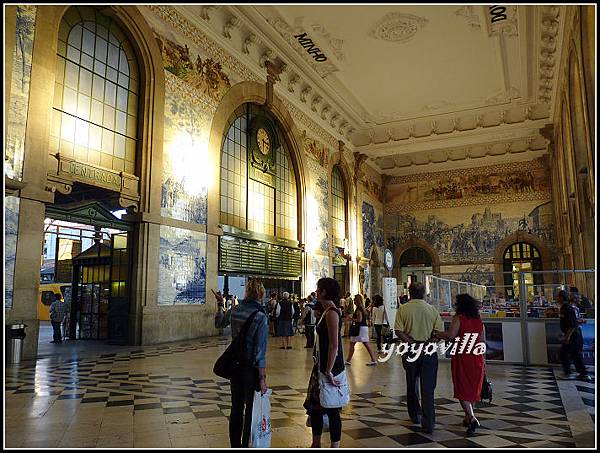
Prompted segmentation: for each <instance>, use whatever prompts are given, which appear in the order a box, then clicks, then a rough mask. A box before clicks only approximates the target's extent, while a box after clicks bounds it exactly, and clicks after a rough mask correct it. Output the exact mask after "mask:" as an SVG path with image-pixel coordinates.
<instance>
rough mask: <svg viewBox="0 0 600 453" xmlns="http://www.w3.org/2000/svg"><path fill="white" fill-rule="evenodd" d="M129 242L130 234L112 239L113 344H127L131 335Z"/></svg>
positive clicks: (110, 311) (110, 314)
mask: <svg viewBox="0 0 600 453" xmlns="http://www.w3.org/2000/svg"><path fill="white" fill-rule="evenodd" d="M128 245H129V241H128V233H118V234H113V235H112V237H111V258H110V260H111V266H110V305H109V307H108V339H109V343H112V344H127V342H128V333H129V273H130V272H129V270H130V269H129V256H130V254H129V247H128Z"/></svg>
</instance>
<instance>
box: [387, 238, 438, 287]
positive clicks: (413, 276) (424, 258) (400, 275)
mask: <svg viewBox="0 0 600 453" xmlns="http://www.w3.org/2000/svg"><path fill="white" fill-rule="evenodd" d="M396 272H397V273H396V279H397V280H398V285H399V286H401V289H402V291H403V294H408V287H409V286H410V284H411V283H413V282H419V283H423V284H427V282H426V279H425V276H426V275H432V274H433V267H432V258H431V255H429V253H427V251H426V250H425V249H423V248H421V247H411V248H409V249H407V250H405V251H404V253H403V254H402V255H401V256H400V263H399V267H398V268H397V271H396Z"/></svg>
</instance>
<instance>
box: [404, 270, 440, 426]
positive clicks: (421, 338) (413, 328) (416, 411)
mask: <svg viewBox="0 0 600 453" xmlns="http://www.w3.org/2000/svg"><path fill="white" fill-rule="evenodd" d="M408 292H409V294H410V300H409V301H408V302H407V303H405V304H404V305H401V306H400V307H399V308H398V311H397V312H396V322H395V325H394V330H395V331H396V335H397V336H398V337H400V339H401V340H402V341H404V342H406V343H409V344H410V345H411V350H413V351H414V350H418V349H419V347H420V348H422V349H421V353H420V354H419V355H418V357H417V358H416V360H415V359H414V357H411V356H414V355H415V354H413V353H412V352H408V353H407V354H405V355H403V356H402V365H403V366H404V370H405V371H406V393H407V395H406V399H407V401H406V404H407V407H408V415H409V416H410V419H411V420H412V422H413V423H414V424H417V425H418V424H421V426H422V428H423V432H425V433H427V434H430V433H431V432H433V428H434V427H435V400H434V391H435V385H436V382H437V369H438V356H437V349H436V352H434V353H433V354H425V353H424V352H423V351H424V350H425V344H424V343H429V340H430V338H431V335H432V333H433V331H434V330H444V323H443V322H442V318H441V316H440V314H439V312H438V311H437V310H436V309H435V307H433V306H431V305H429V304H428V303H427V302H425V300H423V298H424V297H425V287H424V286H423V284H422V283H418V282H415V283H411V285H410V287H409V288H408ZM419 343H423V344H419ZM413 348H414V349H413ZM419 383H420V387H421V405H422V408H421V405H419Z"/></svg>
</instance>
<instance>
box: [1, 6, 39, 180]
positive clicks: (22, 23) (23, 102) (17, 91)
mask: <svg viewBox="0 0 600 453" xmlns="http://www.w3.org/2000/svg"><path fill="white" fill-rule="evenodd" d="M35 15H36V7H35V6H29V5H19V6H17V7H16V34H15V47H14V49H5V50H6V51H8V52H11V51H12V55H13V67H12V74H11V87H10V101H9V106H8V110H7V112H6V121H7V125H8V127H7V128H6V142H5V155H4V172H5V174H6V176H8V177H9V178H12V179H18V180H20V179H21V177H22V172H23V152H24V149H25V126H26V124H27V107H28V105H29V82H30V79H31V56H32V54H33V39H34V34H35Z"/></svg>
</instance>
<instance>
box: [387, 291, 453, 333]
mask: <svg viewBox="0 0 600 453" xmlns="http://www.w3.org/2000/svg"><path fill="white" fill-rule="evenodd" d="M434 329H435V330H439V331H443V330H444V323H443V322H442V317H441V316H440V314H439V312H438V311H437V310H436V308H435V307H433V306H431V305H429V304H428V303H427V302H425V301H424V300H423V299H411V300H409V301H408V302H407V303H405V304H404V305H401V306H400V307H399V308H398V311H397V312H396V322H395V324H394V330H399V331H400V332H404V333H405V334H407V335H410V336H411V337H412V338H413V339H414V340H415V341H427V340H428V339H429V338H430V337H431V333H432V332H433V330H434Z"/></svg>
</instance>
